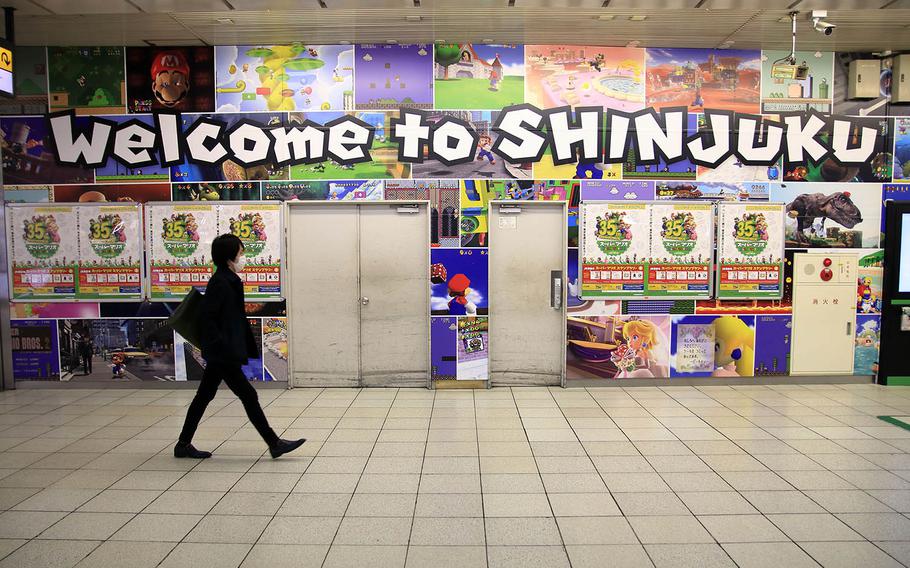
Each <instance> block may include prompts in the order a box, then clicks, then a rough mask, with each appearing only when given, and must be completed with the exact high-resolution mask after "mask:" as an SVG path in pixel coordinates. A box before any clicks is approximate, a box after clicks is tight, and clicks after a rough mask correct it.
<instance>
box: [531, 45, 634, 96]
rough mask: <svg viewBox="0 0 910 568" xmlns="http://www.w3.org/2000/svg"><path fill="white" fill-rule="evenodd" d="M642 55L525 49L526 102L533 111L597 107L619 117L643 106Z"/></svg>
mask: <svg viewBox="0 0 910 568" xmlns="http://www.w3.org/2000/svg"><path fill="white" fill-rule="evenodd" d="M644 70H645V50H644V49H639V48H634V47H603V46H592V45H526V46H525V74H526V78H525V82H526V83H527V88H526V92H527V97H528V100H527V102H529V103H531V104H533V105H534V106H536V107H538V108H556V107H561V106H565V105H569V106H573V107H576V106H602V107H604V108H613V109H617V110H621V111H625V112H631V111H636V110H640V109H641V108H642V107H643V106H644V102H645V83H644Z"/></svg>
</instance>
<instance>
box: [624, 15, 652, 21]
mask: <svg viewBox="0 0 910 568" xmlns="http://www.w3.org/2000/svg"><path fill="white" fill-rule="evenodd" d="M647 19H648V17H647V16H629V21H630V22H643V21H645V20H647Z"/></svg>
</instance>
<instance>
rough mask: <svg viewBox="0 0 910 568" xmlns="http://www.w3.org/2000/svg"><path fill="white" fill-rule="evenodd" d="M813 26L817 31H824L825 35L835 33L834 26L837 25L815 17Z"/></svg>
mask: <svg viewBox="0 0 910 568" xmlns="http://www.w3.org/2000/svg"><path fill="white" fill-rule="evenodd" d="M812 27H813V28H815V31H817V32H820V33H823V34H825V35H831V34H833V33H834V28H836V27H837V25H836V24H832V23H830V22H826V21H824V20H821V19H818V18H813V19H812Z"/></svg>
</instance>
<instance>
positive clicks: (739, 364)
mask: <svg viewBox="0 0 910 568" xmlns="http://www.w3.org/2000/svg"><path fill="white" fill-rule="evenodd" d="M754 343H755V332H754V331H753V330H752V328H750V327H749V326H748V325H746V322H744V321H743V320H741V319H739V318H738V317H736V316H721V317H719V318H717V319H716V320H714V366H715V367H716V369H715V371H714V372H713V373H712V376H715V377H737V376H739V377H749V376H752V374H753V373H754V372H755V370H754V364H755V351H754V349H753V345H754Z"/></svg>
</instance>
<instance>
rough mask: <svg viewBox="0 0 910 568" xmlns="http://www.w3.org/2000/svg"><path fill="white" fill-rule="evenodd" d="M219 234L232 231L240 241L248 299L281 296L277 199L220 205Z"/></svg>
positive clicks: (279, 232)
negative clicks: (241, 243)
mask: <svg viewBox="0 0 910 568" xmlns="http://www.w3.org/2000/svg"><path fill="white" fill-rule="evenodd" d="M217 208H218V231H217V232H218V234H219V235H222V234H224V233H232V234H234V235H236V236H237V237H239V238H240V240H241V241H242V242H243V254H244V256H246V259H247V262H246V267H245V268H244V269H243V271H242V272H240V274H238V276H240V279H241V280H243V288H244V295H245V296H246V298H247V299H258V300H264V299H269V298H275V299H277V298H280V297H281V206H280V204H278V203H276V202H262V203H231V204H227V203H225V204H221V205H218V206H217Z"/></svg>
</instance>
